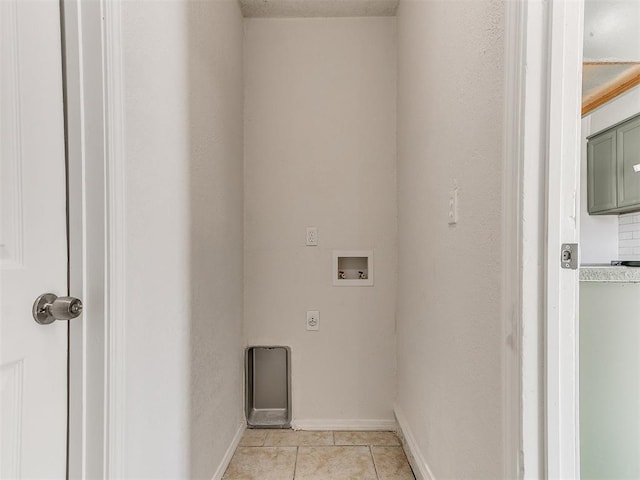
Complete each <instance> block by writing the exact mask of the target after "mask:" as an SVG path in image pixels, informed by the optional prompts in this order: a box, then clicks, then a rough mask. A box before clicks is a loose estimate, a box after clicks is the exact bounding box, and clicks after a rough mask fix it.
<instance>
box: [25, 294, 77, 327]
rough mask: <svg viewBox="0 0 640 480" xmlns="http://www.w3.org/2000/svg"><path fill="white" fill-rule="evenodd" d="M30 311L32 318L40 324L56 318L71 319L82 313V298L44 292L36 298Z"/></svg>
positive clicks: (53, 320)
mask: <svg viewBox="0 0 640 480" xmlns="http://www.w3.org/2000/svg"><path fill="white" fill-rule="evenodd" d="M32 313H33V319H34V320H35V321H36V322H37V323H39V324H40V325H49V324H50V323H53V322H55V321H56V320H71V319H72V318H76V317H77V316H79V315H80V314H81V313H82V300H80V299H79V298H75V297H58V296H57V295H55V294H53V293H45V294H44V295H40V296H39V297H38V298H36V301H35V302H34V303H33V310H32Z"/></svg>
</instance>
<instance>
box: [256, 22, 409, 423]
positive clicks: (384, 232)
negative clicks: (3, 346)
mask: <svg viewBox="0 0 640 480" xmlns="http://www.w3.org/2000/svg"><path fill="white" fill-rule="evenodd" d="M395 119H396V22H395V18H392V17H391V18H341V19H336V18H333V19H331V18H321V19H308V18H307V19H304V18H299V19H245V270H244V273H245V320H244V338H245V342H246V343H247V344H248V345H287V346H290V347H291V350H292V393H293V400H292V402H293V420H294V425H295V426H298V427H306V428H331V427H337V428H341V427H342V428H348V427H351V428H358V427H362V428H366V427H372V428H373V427H381V426H391V425H392V421H393V413H392V404H393V399H394V387H395V318H394V316H395V286H396V250H397V244H396V187H395V185H396V178H395V168H396V153H395V149H396V144H395V132H396V123H395ZM306 226H316V227H318V231H319V234H318V238H319V246H317V247H306V246H305V227H306ZM333 249H347V250H349V249H350V250H356V249H373V250H374V262H375V263H374V265H375V285H374V286H373V287H334V286H332V276H331V266H332V250H333ZM307 310H319V311H320V330H319V331H318V332H308V331H306V330H305V312H306V311H307Z"/></svg>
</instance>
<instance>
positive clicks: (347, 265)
mask: <svg viewBox="0 0 640 480" xmlns="http://www.w3.org/2000/svg"><path fill="white" fill-rule="evenodd" d="M331 272H332V275H333V285H334V286H336V287H370V286H372V285H373V250H334V251H333V268H332V270H331Z"/></svg>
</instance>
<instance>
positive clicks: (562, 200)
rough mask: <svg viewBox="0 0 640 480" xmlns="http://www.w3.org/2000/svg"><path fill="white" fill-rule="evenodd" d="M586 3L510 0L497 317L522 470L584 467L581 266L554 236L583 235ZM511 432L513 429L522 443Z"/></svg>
mask: <svg viewBox="0 0 640 480" xmlns="http://www.w3.org/2000/svg"><path fill="white" fill-rule="evenodd" d="M583 12H584V0H550V1H549V2H540V1H539V0H522V1H514V2H507V10H506V13H507V16H506V29H505V35H506V39H507V50H506V59H505V60H506V73H507V81H506V90H505V91H506V95H505V100H506V102H505V103H506V105H505V108H506V115H505V119H506V121H505V162H506V164H505V176H506V177H509V176H511V180H507V181H506V182H505V183H504V184H503V186H504V189H505V197H504V198H505V200H506V203H505V204H504V205H505V218H506V220H505V223H506V225H511V229H509V228H507V229H505V232H506V233H505V244H506V245H507V246H508V245H510V244H511V243H512V242H515V247H513V246H512V247H509V248H506V249H505V250H509V249H510V251H511V255H510V256H509V257H507V256H506V255H507V254H505V256H506V257H505V260H506V261H508V260H509V258H510V259H511V260H512V262H511V265H506V266H505V270H506V271H507V274H506V275H505V276H504V278H505V281H508V280H509V279H510V278H517V279H518V281H517V282H516V284H517V288H515V287H513V286H510V287H508V288H507V289H506V290H505V297H507V298H509V299H508V300H505V301H504V302H503V308H504V311H506V309H507V308H509V307H510V308H512V309H514V310H515V311H516V313H515V315H512V316H511V317H509V315H504V316H503V317H504V319H505V321H504V325H505V328H504V331H505V332H515V334H516V338H517V343H516V344H515V348H516V349H519V354H518V355H516V362H520V363H519V364H518V363H516V367H515V368H514V367H506V365H505V364H506V363H507V362H506V361H505V362H503V365H505V367H504V371H505V372H507V374H506V375H505V384H506V387H505V391H509V390H511V391H512V392H518V395H517V398H516V399H513V398H509V396H508V395H507V396H506V397H505V411H506V413H505V415H507V416H509V418H508V419H507V420H506V421H505V425H507V428H506V429H505V452H506V455H505V456H506V458H507V460H506V462H505V465H511V468H513V464H516V468H517V469H518V474H517V477H518V478H527V479H528V478H531V479H534V478H561V479H572V478H573V479H577V478H579V477H580V454H579V430H578V429H579V422H578V409H579V405H578V343H577V342H578V325H577V313H578V290H579V279H578V271H576V270H564V269H561V267H560V245H561V243H578V240H579V208H578V205H579V200H580V199H579V192H580V189H579V185H580V183H579V179H580V177H579V171H580V170H579V167H580V148H581V146H580V145H581V143H580V87H579V86H580V85H581V76H582V41H583V39H582V31H583ZM511 163H514V164H515V166H514V165H511ZM510 205H515V209H514V208H513V207H511V206H510ZM514 259H515V261H513V260H514ZM509 294H511V296H510V297H509ZM513 317H515V318H516V319H517V320H516V321H515V322H513V324H510V323H511V321H510V320H511V318H513ZM505 338H506V340H508V338H509V337H505ZM507 343H508V341H507ZM507 350H508V348H507ZM505 358H506V359H510V358H511V357H509V356H505ZM512 361H513V360H512ZM518 369H519V374H517V373H516V374H514V373H513V370H518ZM509 373H510V374H509ZM517 411H519V412H520V415H519V418H517V419H516V420H514V417H515V414H514V413H513V412H517ZM509 419H510V420H509ZM510 421H511V423H509V422H510ZM513 423H516V424H515V425H513ZM509 435H511V437H510V436H509ZM509 438H519V452H514V451H513V446H509V445H507V444H508V443H509ZM512 471H513V470H512Z"/></svg>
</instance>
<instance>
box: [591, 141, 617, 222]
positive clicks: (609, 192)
mask: <svg viewBox="0 0 640 480" xmlns="http://www.w3.org/2000/svg"><path fill="white" fill-rule="evenodd" d="M587 182H588V183H587V197H588V201H589V213H598V212H604V211H606V210H611V209H614V208H616V207H617V206H618V205H617V202H616V189H617V187H616V131H615V130H610V131H607V132H603V133H601V134H600V135H598V136H596V137H593V138H591V139H590V140H589V143H588V149H587Z"/></svg>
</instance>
